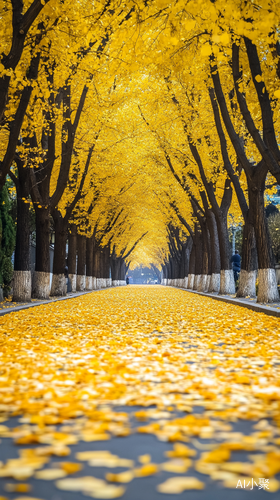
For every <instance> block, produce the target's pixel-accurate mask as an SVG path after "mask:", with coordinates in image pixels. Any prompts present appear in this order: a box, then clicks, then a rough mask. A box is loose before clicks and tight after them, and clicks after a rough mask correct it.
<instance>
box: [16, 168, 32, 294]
mask: <svg viewBox="0 0 280 500" xmlns="http://www.w3.org/2000/svg"><path fill="white" fill-rule="evenodd" d="M16 188H17V233H16V248H15V261H14V275H13V278H14V280H13V281H14V283H13V302H30V301H31V270H30V229H29V202H25V201H24V200H27V199H28V197H29V175H28V169H27V168H24V167H22V166H20V165H18V182H17V184H16Z"/></svg>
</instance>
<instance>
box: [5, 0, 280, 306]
mask: <svg viewBox="0 0 280 500" xmlns="http://www.w3.org/2000/svg"><path fill="white" fill-rule="evenodd" d="M276 4H277V2H271V4H270V3H269V2H267V1H264V0H261V1H260V2H259V3H258V4H255V3H254V4H250V5H248V3H247V2H243V1H241V0H240V1H238V2H236V1H234V2H227V3H226V5H225V3H224V2H222V1H221V0H216V1H214V2H213V1H211V0H207V1H205V2H203V3H201V4H200V8H199V9H198V7H197V2H194V1H192V0H189V1H187V2H169V1H167V0H151V1H148V2H147V1H144V2H143V3H142V2H138V3H137V4H135V3H134V2H126V3H123V2H122V1H119V2H117V1H109V2H106V1H104V2H100V3H99V4H98V5H97V4H94V5H93V4H92V2H91V1H90V0H83V1H81V2H78V3H77V2H72V3H71V2H70V0H66V1H63V2H54V1H53V0H49V1H45V2H40V1H37V0H34V1H33V2H26V5H25V2H22V0H9V1H8V0H6V1H5V2H3V5H2V7H1V12H0V16H1V19H2V22H3V25H4V26H5V30H4V31H3V40H2V47H3V52H2V55H1V65H0V101H1V105H0V120H1V122H0V148H1V162H0V184H1V186H2V187H3V186H4V184H5V181H6V177H7V175H9V176H10V177H11V178H12V180H13V182H14V185H15V188H16V192H17V236H16V250H15V273H14V294H15V297H17V298H18V299H20V297H24V300H27V297H30V294H31V288H32V289H33V295H34V297H47V296H48V295H49V283H50V276H49V274H50V273H49V271H50V269H49V238H50V224H52V225H53V229H54V232H55V257H54V275H53V281H52V290H51V293H52V294H63V293H65V279H64V267H65V262H66V243H67V241H68V247H69V257H68V258H69V259H70V260H71V259H74V257H71V258H70V256H71V255H74V253H75V252H74V253H73V250H71V248H72V247H71V245H72V243H71V241H72V236H71V235H72V234H74V233H75V231H76V229H74V228H75V226H76V227H77V228H78V229H77V232H78V239H77V241H78V242H79V241H83V243H80V244H79V245H80V246H79V245H78V261H77V262H78V266H80V265H81V267H79V269H78V270H77V271H76V273H75V270H74V264H73V266H72V264H71V265H69V269H70V271H71V273H70V274H72V275H75V274H77V276H85V275H86V276H88V278H90V277H96V278H99V279H101V278H103V279H109V278H108V259H110V260H111V268H112V275H113V267H114V265H115V264H113V262H117V259H122V261H125V263H126V264H122V266H123V269H124V266H125V265H126V266H127V265H128V262H129V261H130V265H131V266H135V265H137V264H138V263H142V264H143V265H146V264H148V263H151V262H152V263H153V264H154V265H156V266H157V267H159V266H160V265H162V267H163V271H164V275H165V278H167V277H169V278H170V277H171V278H174V279H176V278H181V279H182V278H185V277H186V276H187V275H189V278H188V282H189V283H188V286H189V287H190V288H191V287H193V286H199V288H200V289H201V290H204V291H205V290H213V291H214V290H215V291H220V292H221V293H233V292H234V281H233V275H232V269H231V263H230V257H231V249H230V245H229V236H228V225H229V224H228V216H229V214H230V217H231V219H232V220H233V221H234V222H235V223H243V225H244V230H243V244H242V271H241V276H240V284H239V290H238V294H239V295H240V296H247V295H254V294H255V281H256V277H257V272H258V280H259V286H258V300H259V301H261V302H269V301H274V300H278V299H279V296H278V290H277V283H276V278H275V269H274V264H275V262H274V256H273V251H272V246H271V241H270V237H269V232H268V228H267V220H266V217H265V203H266V195H267V194H268V193H271V192H273V189H274V188H275V185H276V184H277V183H279V179H280V163H279V161H280V152H279V147H278V143H279V137H278V136H279V119H278V117H279V97H280V95H279V90H278V85H279V77H280V73H279V60H280V49H279V41H278V33H279V29H278V28H279V26H278V17H277V10H276ZM263 19H265V21H263ZM31 206H32V207H33V209H34V211H35V218H36V268H35V275H34V277H33V284H32V286H31V274H30V259H29V230H28V227H27V225H28V217H29V212H30V207H31ZM85 238H86V239H85ZM85 242H86V243H85ZM88 242H90V243H88ZM87 247H89V249H88V251H86V250H85V248H87ZM71 252H72V253H71ZM128 253H129V255H128ZM99 254H100V255H101V254H102V255H103V257H102V259H103V260H102V259H101V257H96V256H97V255H99ZM75 255H77V254H75ZM79 255H80V257H79ZM105 255H106V256H107V257H106V258H105ZM87 256H88V257H87ZM75 258H77V257H75ZM87 259H88V261H87ZM96 259H97V260H96ZM98 259H99V260H100V259H101V260H102V264H101V263H100V264H97V261H98ZM104 259H105V260H104ZM106 259H107V260H106ZM79 260H80V263H81V262H83V264H79ZM93 261H94V262H95V264H93V263H92V262H93ZM105 261H106V263H105ZM87 262H88V265H87V268H88V271H85V272H84V267H83V266H84V265H86V263H87ZM100 262H101V261H100ZM120 262H121V261H120ZM72 263H74V260H72ZM98 266H100V269H103V271H102V273H103V274H104V276H96V274H100V273H99V271H98V269H97V268H98ZM81 270H83V272H81ZM88 273H89V274H88ZM179 275H180V276H179ZM182 275H184V276H182ZM119 276H120V275H119ZM194 276H199V277H200V278H196V283H195V285H193V281H194ZM119 279H122V278H119ZM80 281H81V283H82V284H81V285H80ZM114 281H116V280H114ZM198 282H199V283H198ZM80 286H86V285H85V283H84V278H83V279H81V278H78V281H77V288H79V287H80ZM87 286H90V280H88V283H87ZM24 291H25V292H24ZM22 300H23V299H22Z"/></svg>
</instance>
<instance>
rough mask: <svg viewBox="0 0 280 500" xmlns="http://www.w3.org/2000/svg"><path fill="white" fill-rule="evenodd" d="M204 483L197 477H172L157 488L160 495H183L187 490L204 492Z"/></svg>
mask: <svg viewBox="0 0 280 500" xmlns="http://www.w3.org/2000/svg"><path fill="white" fill-rule="evenodd" d="M203 488H204V483H203V482H202V481H199V480H198V479H197V478H196V477H172V478H170V479H167V480H166V481H165V482H164V483H161V484H159V485H158V486H157V490H158V491H159V492H160V493H170V494H172V493H182V492H183V491H185V490H202V489H203Z"/></svg>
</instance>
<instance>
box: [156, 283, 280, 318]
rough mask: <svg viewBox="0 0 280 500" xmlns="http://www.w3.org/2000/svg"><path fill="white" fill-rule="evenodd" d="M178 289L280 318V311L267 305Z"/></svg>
mask: <svg viewBox="0 0 280 500" xmlns="http://www.w3.org/2000/svg"><path fill="white" fill-rule="evenodd" d="M165 286H166V285H165ZM167 286H168V285H167ZM170 288H177V287H173V286H171V287H170ZM177 289H178V290H182V291H184V292H189V293H195V294H196V295H202V296H203V297H208V298H209V299H214V300H219V301H221V302H226V303H228V304H233V305H235V306H239V307H245V308H246V309H251V310H252V311H256V312H262V313H264V314H267V315H268V316H276V317H277V318H280V309H279V310H276V309H275V308H272V307H271V308H270V307H269V306H265V305H261V304H251V303H249V302H243V301H242V300H239V299H232V298H229V297H224V296H219V295H212V294H211V293H203V292H197V291H196V290H189V289H188V288H179V287H178V288H177ZM279 307H280V303H279Z"/></svg>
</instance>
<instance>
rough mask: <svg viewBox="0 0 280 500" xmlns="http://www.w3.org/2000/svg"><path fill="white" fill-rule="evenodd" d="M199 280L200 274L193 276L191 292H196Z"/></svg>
mask: <svg viewBox="0 0 280 500" xmlns="http://www.w3.org/2000/svg"><path fill="white" fill-rule="evenodd" d="M200 280H201V274H195V275H194V282H193V290H197V289H198V287H199V283H200Z"/></svg>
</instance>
